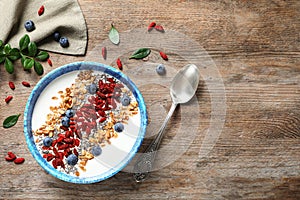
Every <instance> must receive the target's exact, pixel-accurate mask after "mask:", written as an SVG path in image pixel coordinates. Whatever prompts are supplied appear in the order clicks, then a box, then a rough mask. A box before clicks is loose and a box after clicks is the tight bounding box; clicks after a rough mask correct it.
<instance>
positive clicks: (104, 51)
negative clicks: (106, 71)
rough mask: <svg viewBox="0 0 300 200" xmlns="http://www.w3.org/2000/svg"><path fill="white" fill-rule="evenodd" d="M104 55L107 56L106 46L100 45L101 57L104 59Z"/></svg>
mask: <svg viewBox="0 0 300 200" xmlns="http://www.w3.org/2000/svg"><path fill="white" fill-rule="evenodd" d="M106 56H107V49H106V47H102V57H103V59H104V60H106Z"/></svg>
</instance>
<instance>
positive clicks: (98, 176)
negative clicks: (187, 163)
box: [24, 62, 147, 184]
mask: <svg viewBox="0 0 300 200" xmlns="http://www.w3.org/2000/svg"><path fill="white" fill-rule="evenodd" d="M80 70H93V71H95V72H96V71H99V72H100V73H102V72H103V73H106V74H108V75H110V76H113V77H115V78H116V79H118V80H120V81H121V82H122V83H123V84H124V85H126V86H127V87H128V88H129V89H130V90H131V92H132V94H133V96H134V97H135V99H136V101H137V102H138V108H139V115H138V116H139V117H138V118H139V119H137V120H135V121H138V124H137V125H136V127H135V129H136V133H133V134H131V135H129V138H130V141H131V143H130V142H128V141H126V137H124V138H122V137H120V138H121V139H119V138H117V139H116V143H117V144H118V142H119V144H120V145H121V146H123V147H122V148H123V149H127V150H125V151H124V150H121V151H122V152H121V153H120V155H121V156H119V160H114V161H112V162H111V163H109V164H108V165H106V166H105V167H104V168H105V169H104V170H103V169H102V170H97V169H96V170H93V172H91V173H90V175H87V176H83V177H81V176H74V175H70V174H67V173H65V172H62V171H60V170H57V169H55V168H54V167H53V166H52V164H51V162H47V161H46V160H45V159H44V158H43V157H42V154H41V153H40V151H39V149H38V146H37V144H36V143H35V140H34V135H33V132H32V130H33V129H34V128H35V127H34V126H36V125H35V123H36V121H38V120H42V119H39V118H40V117H37V116H36V114H35V112H37V113H40V114H43V113H44V112H45V111H42V110H43V109H48V108H49V107H48V108H47V106H44V104H43V103H41V101H42V102H43V101H45V99H49V98H51V97H49V96H47V95H49V94H51V93H53V92H54V91H53V90H55V89H56V88H55V87H54V86H53V85H64V87H68V80H69V79H70V76H69V75H70V74H71V75H72V73H78V71H80ZM53 87H54V88H55V89H53ZM45 105H47V102H45ZM146 126H147V112H146V106H145V103H144V100H143V97H142V95H141V93H140V91H139V90H138V88H137V87H136V86H135V84H134V83H133V82H132V81H131V80H130V79H129V78H128V77H127V76H126V75H124V74H123V73H122V72H120V71H119V70H117V69H115V68H113V67H110V66H107V65H104V64H100V63H95V62H75V63H71V64H67V65H64V66H62V67H60V68H57V69H55V70H53V71H51V72H50V73H48V74H47V75H45V76H44V77H43V78H42V79H41V80H40V81H39V82H38V84H37V85H36V86H35V87H34V89H33V91H32V93H31V94H30V96H29V99H28V102H27V104H26V108H25V112H24V134H25V138H26V142H27V145H28V148H29V150H30V152H31V154H32V156H33V157H34V158H35V160H36V161H37V162H38V163H39V165H40V166H41V167H42V168H43V169H44V170H45V171H46V172H48V173H49V174H51V175H53V176H54V177H56V178H58V179H61V180H63V181H66V182H71V183H78V184H89V183H95V182H100V181H103V180H105V179H107V178H109V177H111V176H113V175H115V174H116V173H118V172H119V171H121V170H122V169H123V168H124V167H125V166H126V165H127V164H128V163H129V162H130V160H131V159H132V158H133V157H134V155H135V154H136V152H137V151H138V149H139V147H140V145H141V143H142V140H143V138H144V135H145V132H146ZM118 140H119V141H118ZM128 145H129V146H128ZM105 148H106V147H104V148H103V149H105ZM108 149H109V148H108ZM115 149H117V150H114V151H118V148H115ZM106 154H107V155H106V156H103V157H106V158H109V157H114V155H110V154H112V152H110V151H107V153H106ZM115 157H116V156H115ZM99 162H101V157H100V159H99ZM103 162H104V165H105V162H106V161H103ZM102 164H103V163H102Z"/></svg>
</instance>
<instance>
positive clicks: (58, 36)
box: [53, 31, 61, 42]
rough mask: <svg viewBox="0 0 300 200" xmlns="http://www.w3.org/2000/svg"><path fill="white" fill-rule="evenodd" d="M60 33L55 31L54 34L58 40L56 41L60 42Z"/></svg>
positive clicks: (54, 37)
mask: <svg viewBox="0 0 300 200" xmlns="http://www.w3.org/2000/svg"><path fill="white" fill-rule="evenodd" d="M60 37H61V36H60V33H59V32H57V31H56V32H55V33H54V34H53V39H54V40H55V41H56V42H59V39H60Z"/></svg>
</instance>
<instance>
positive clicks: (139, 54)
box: [129, 48, 151, 59]
mask: <svg viewBox="0 0 300 200" xmlns="http://www.w3.org/2000/svg"><path fill="white" fill-rule="evenodd" d="M150 53H151V50H150V49H148V48H140V49H138V50H136V51H135V52H133V54H132V55H131V56H130V57H129V59H132V58H134V59H142V58H145V57H147V56H149V54H150Z"/></svg>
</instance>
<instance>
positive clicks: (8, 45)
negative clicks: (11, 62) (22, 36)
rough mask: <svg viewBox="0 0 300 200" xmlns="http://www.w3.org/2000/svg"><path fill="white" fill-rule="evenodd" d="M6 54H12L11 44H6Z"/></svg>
mask: <svg viewBox="0 0 300 200" xmlns="http://www.w3.org/2000/svg"><path fill="white" fill-rule="evenodd" d="M3 50H4V53H5V54H9V52H10V50H11V46H10V44H6V45H5V46H4V49H3Z"/></svg>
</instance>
